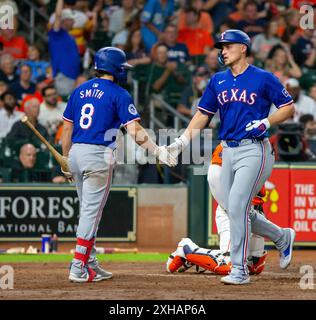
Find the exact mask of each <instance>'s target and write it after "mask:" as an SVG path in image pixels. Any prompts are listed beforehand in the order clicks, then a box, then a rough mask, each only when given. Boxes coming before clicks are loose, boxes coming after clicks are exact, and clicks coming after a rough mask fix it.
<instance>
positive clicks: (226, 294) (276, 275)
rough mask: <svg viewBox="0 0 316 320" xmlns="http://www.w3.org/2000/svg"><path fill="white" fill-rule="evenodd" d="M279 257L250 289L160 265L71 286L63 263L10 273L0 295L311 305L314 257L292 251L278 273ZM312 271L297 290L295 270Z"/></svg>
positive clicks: (118, 270)
mask: <svg viewBox="0 0 316 320" xmlns="http://www.w3.org/2000/svg"><path fill="white" fill-rule="evenodd" d="M278 262H279V259H278V252H277V251H270V252H269V254H268V258H267V266H266V269H265V271H264V272H263V273H262V274H261V275H260V276H253V277H252V278H251V281H252V283H251V284H249V285H244V286H228V285H224V284H221V283H220V276H215V275H212V274H210V273H204V274H197V273H195V272H194V271H193V270H189V271H187V272H185V273H177V274H174V275H171V274H168V273H166V272H165V271H164V265H163V264H159V263H116V262H115V263H114V262H111V263H108V264H107V265H106V268H107V269H108V270H109V271H112V272H113V273H114V278H113V279H111V280H108V281H103V282H98V283H89V284H74V283H70V282H68V280H67V275H68V265H67V264H65V263H50V264H48V263H23V264H22V263H20V264H17V263H15V264H11V265H12V266H13V268H14V271H15V274H14V277H15V278H14V289H13V290H0V300H5V299H23V300H28V299H50V300H52V299H63V300H65V299H66V300H67V299H76V300H77V299H85V300H87V299H93V300H97V299H101V300H105V299H106V300H112V299H116V300H117V299H122V300H147V299H149V300H156V299H160V300H161V299H162V300H164V299H176V300H194V299H202V300H205V299H206V300H212V299H223V300H228V299H265V300H267V299H304V300H309V299H316V251H310V250H309V251H295V252H294V258H293V262H292V264H291V266H290V267H289V268H288V269H287V270H281V269H280V268H279V266H278ZM302 265H311V266H313V268H314V274H315V279H314V288H315V289H314V290H302V289H300V286H299V282H300V279H301V276H302V274H300V267H301V266H302Z"/></svg>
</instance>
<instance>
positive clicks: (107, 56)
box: [94, 47, 132, 82]
mask: <svg viewBox="0 0 316 320" xmlns="http://www.w3.org/2000/svg"><path fill="white" fill-rule="evenodd" d="M130 68H132V66H131V65H130V64H128V63H127V62H126V55H125V52H124V51H123V50H121V49H119V48H115V47H104V48H102V49H100V50H98V51H97V53H96V54H95V56H94V69H95V70H101V71H106V72H108V73H110V74H112V75H113V76H114V78H115V79H116V80H117V81H118V82H124V80H126V79H125V78H126V75H127V73H126V69H130Z"/></svg>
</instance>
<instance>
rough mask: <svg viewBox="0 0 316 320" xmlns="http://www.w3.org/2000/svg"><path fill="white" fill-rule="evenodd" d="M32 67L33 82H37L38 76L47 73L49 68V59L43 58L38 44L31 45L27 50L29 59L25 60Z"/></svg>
mask: <svg viewBox="0 0 316 320" xmlns="http://www.w3.org/2000/svg"><path fill="white" fill-rule="evenodd" d="M25 63H26V64H27V65H29V66H30V67H31V69H32V79H31V81H32V82H34V83H35V82H36V81H37V78H38V77H40V76H43V75H46V72H47V68H48V67H49V66H50V63H49V62H48V61H43V60H41V51H40V49H39V47H38V46H36V45H30V46H29V49H28V52H27V60H26V61H25Z"/></svg>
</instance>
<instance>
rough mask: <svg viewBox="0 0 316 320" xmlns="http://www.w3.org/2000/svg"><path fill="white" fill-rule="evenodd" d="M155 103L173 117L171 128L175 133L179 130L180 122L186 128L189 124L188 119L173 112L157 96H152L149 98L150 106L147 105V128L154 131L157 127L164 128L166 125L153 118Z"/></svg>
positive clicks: (172, 109) (170, 107) (173, 110)
mask: <svg viewBox="0 0 316 320" xmlns="http://www.w3.org/2000/svg"><path fill="white" fill-rule="evenodd" d="M155 102H158V103H159V106H160V107H162V108H163V109H165V110H167V111H168V112H169V113H171V114H172V115H173V128H174V129H176V130H177V131H178V130H179V129H180V123H181V122H182V123H183V124H185V126H187V125H188V124H189V122H190V119H188V118H187V117H185V116H184V115H182V114H181V113H179V112H178V111H177V110H175V109H174V108H173V107H172V106H171V105H170V104H168V103H167V102H166V101H164V100H163V99H162V98H161V97H160V96H159V95H157V94H152V95H151V96H150V105H149V128H150V129H152V130H154V129H156V128H157V127H158V129H163V128H166V125H165V124H163V123H162V122H161V121H160V120H159V119H158V118H157V117H156V116H155Z"/></svg>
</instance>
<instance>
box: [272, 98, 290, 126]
mask: <svg viewBox="0 0 316 320" xmlns="http://www.w3.org/2000/svg"><path fill="white" fill-rule="evenodd" d="M294 113H295V107H294V104H293V103H292V104H290V105H288V106H285V107H283V108H281V109H279V110H278V111H276V112H274V113H273V114H271V115H270V116H269V117H268V120H269V123H270V125H271V126H274V125H277V124H279V123H282V122H283V121H285V120H287V119H290V118H292V117H293V115H294Z"/></svg>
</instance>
